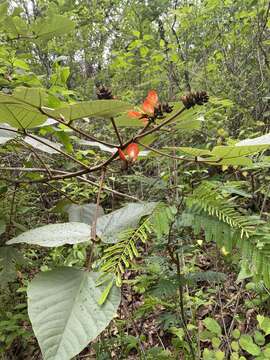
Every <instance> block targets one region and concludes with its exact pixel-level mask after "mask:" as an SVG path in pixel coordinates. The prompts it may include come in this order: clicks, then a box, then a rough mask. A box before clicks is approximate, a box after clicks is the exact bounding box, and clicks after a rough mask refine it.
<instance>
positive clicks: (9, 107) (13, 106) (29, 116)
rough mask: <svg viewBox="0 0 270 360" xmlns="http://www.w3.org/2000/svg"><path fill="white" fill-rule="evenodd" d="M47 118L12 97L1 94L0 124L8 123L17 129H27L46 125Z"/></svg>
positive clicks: (35, 109)
mask: <svg viewBox="0 0 270 360" xmlns="http://www.w3.org/2000/svg"><path fill="white" fill-rule="evenodd" d="M46 119H47V116H45V115H43V114H42V113H40V111H39V110H38V109H37V108H35V107H33V106H31V105H28V104H26V103H23V102H20V101H19V100H17V99H16V98H15V97H13V96H12V95H5V94H0V123H7V124H9V125H11V126H14V127H15V128H16V129H27V128H32V127H35V126H37V125H40V124H42V123H44V122H45V121H46Z"/></svg>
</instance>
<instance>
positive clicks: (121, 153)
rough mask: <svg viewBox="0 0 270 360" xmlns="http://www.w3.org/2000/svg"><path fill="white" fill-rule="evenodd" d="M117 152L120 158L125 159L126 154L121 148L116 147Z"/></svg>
mask: <svg viewBox="0 0 270 360" xmlns="http://www.w3.org/2000/svg"><path fill="white" fill-rule="evenodd" d="M118 154H119V156H120V158H121V159H122V160H125V161H126V160H127V158H126V155H125V154H124V153H123V151H122V150H121V149H118Z"/></svg>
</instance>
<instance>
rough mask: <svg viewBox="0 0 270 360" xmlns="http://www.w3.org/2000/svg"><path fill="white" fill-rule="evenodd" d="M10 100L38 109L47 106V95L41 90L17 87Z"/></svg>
mask: <svg viewBox="0 0 270 360" xmlns="http://www.w3.org/2000/svg"><path fill="white" fill-rule="evenodd" d="M12 98H14V99H16V100H18V101H20V102H22V103H25V104H27V105H30V106H33V107H36V108H38V109H40V108H41V107H42V106H48V94H47V93H46V91H45V90H44V89H42V88H28V87H24V86H19V87H17V88H16V89H15V90H14V92H13V95H12Z"/></svg>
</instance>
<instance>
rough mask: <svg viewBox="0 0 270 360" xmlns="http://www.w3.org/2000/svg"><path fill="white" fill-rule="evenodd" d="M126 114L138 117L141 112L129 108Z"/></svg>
mask: <svg viewBox="0 0 270 360" xmlns="http://www.w3.org/2000/svg"><path fill="white" fill-rule="evenodd" d="M128 116H129V117H133V118H140V117H141V116H142V114H141V113H140V112H139V111H133V110H131V111H129V112H128Z"/></svg>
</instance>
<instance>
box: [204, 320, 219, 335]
mask: <svg viewBox="0 0 270 360" xmlns="http://www.w3.org/2000/svg"><path fill="white" fill-rule="evenodd" d="M203 324H204V326H205V327H206V328H207V330H209V331H211V332H212V333H214V334H216V335H221V327H220V325H219V323H218V322H217V321H216V320H215V319H212V318H210V317H207V318H205V319H204V320H203Z"/></svg>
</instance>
